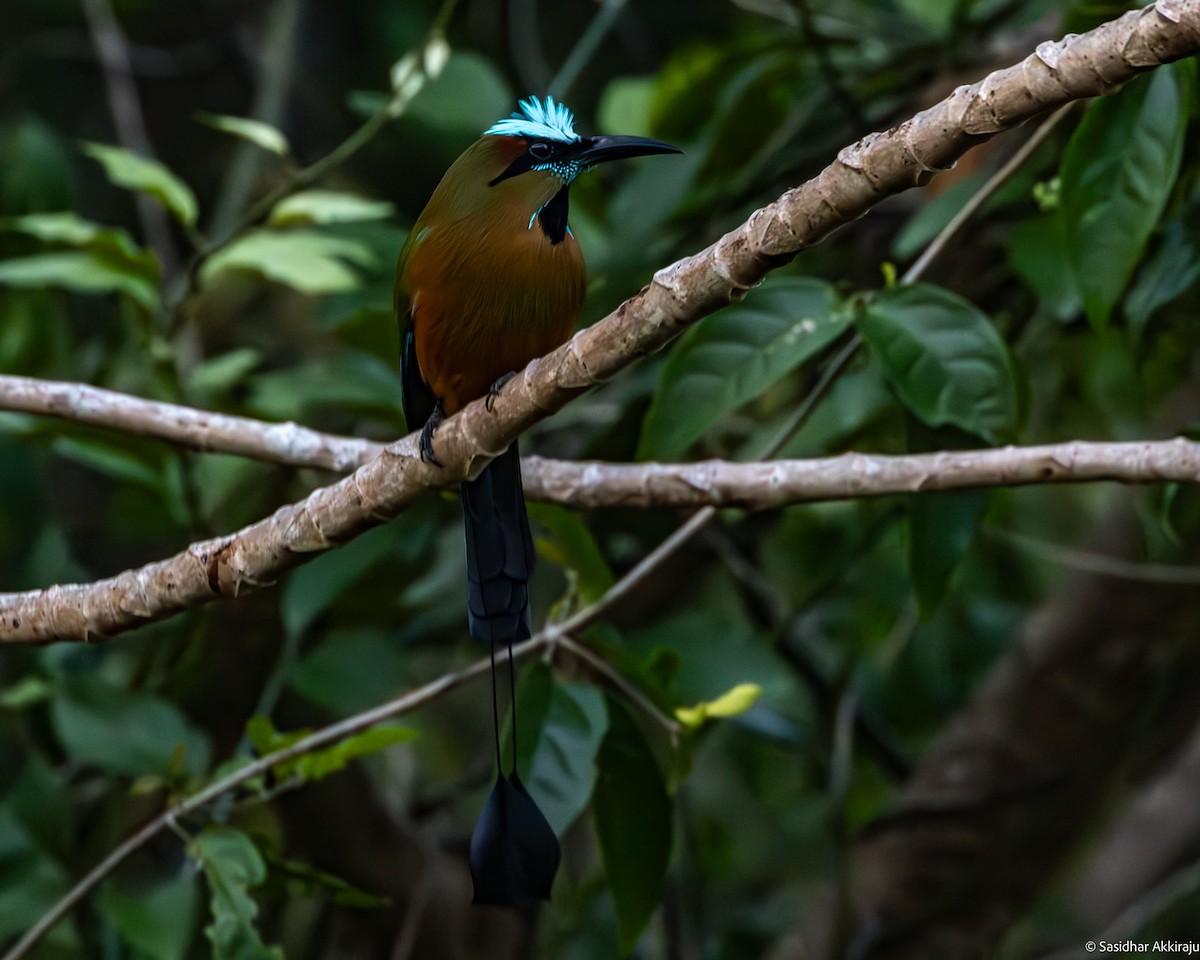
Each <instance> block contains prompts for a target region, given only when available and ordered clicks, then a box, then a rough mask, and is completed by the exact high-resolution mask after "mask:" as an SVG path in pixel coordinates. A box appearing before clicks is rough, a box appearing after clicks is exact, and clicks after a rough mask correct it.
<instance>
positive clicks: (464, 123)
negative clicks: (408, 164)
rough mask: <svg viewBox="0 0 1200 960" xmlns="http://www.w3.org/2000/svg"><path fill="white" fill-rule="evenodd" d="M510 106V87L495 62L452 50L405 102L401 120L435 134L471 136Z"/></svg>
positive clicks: (501, 115)
mask: <svg viewBox="0 0 1200 960" xmlns="http://www.w3.org/2000/svg"><path fill="white" fill-rule="evenodd" d="M512 108H513V94H512V89H511V88H510V87H509V85H508V81H507V80H505V78H504V75H503V74H502V73H501V72H500V71H499V70H497V69H496V67H495V65H494V64H493V63H492V62H491V61H490V60H489V59H488V58H487V57H484V56H481V55H479V54H477V53H470V52H466V51H459V50H455V51H454V52H452V53H451V54H450V60H449V62H447V64H446V67H445V69H444V70H442V72H441V73H440V74H439V75H438V76H437V77H436V78H435V79H433V80H430V81H429V82H427V83H426V84H425V85H424V86H423V87H422V88H421V91H420V93H418V94H417V95H416V97H414V98H413V100H412V102H411V103H409V105H408V110H407V112H406V117H405V119H406V120H408V121H417V122H419V123H421V124H422V126H425V127H428V128H429V129H430V130H431V131H432V132H433V133H434V135H436V136H438V137H449V136H457V137H460V138H461V136H462V135H469V136H471V137H474V136H478V134H479V131H480V130H484V129H486V128H487V127H488V126H490V125H491V124H492V123H494V122H495V121H496V118H497V117H503V116H507V115H508V113H509V112H510V111H511V110H512ZM459 149H461V147H460V148H459Z"/></svg>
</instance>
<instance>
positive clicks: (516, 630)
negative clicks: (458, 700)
mask: <svg viewBox="0 0 1200 960" xmlns="http://www.w3.org/2000/svg"><path fill="white" fill-rule="evenodd" d="M462 503H463V517H464V520H465V526H466V530H467V625H468V627H469V629H470V631H471V636H472V637H474V638H475V639H476V640H479V641H481V642H482V643H486V644H488V646H489V647H490V648H491V652H492V716H493V733H494V735H495V737H496V785H495V786H494V787H493V788H492V792H491V794H490V795H489V796H488V799H487V803H486V804H484V808H483V811H482V812H481V814H480V817H479V822H478V823H477V824H476V826H475V831H474V833H473V834H472V836H471V855H470V864H471V878H472V880H473V881H474V884H475V902H476V903H484V904H489V905H491V906H497V907H520V906H526V905H528V904H530V903H532V902H534V901H536V900H544V899H548V898H549V896H550V887H551V885H552V884H553V882H554V875H555V873H556V872H557V871H558V864H559V861H560V860H561V858H562V853H561V851H560V850H559V846H558V839H557V838H556V837H555V836H554V831H553V830H552V829H551V827H550V824H549V823H548V822H547V821H546V818H545V816H543V814H542V812H541V810H539V809H538V807H537V804H536V803H535V802H534V800H533V797H531V796H530V795H529V792H528V791H527V790H526V789H525V786H524V785H523V784H522V783H521V778H520V777H519V776H518V775H517V704H516V697H515V696H513V703H512V710H513V713H512V737H513V742H512V772H511V773H510V774H509V775H508V776H505V775H504V764H503V761H502V758H501V755H500V729H499V728H500V722H499V719H498V715H497V712H496V647H497V645H499V644H503V645H505V646H507V647H508V657H509V684H510V686H509V690H510V692H512V691H513V690H514V687H513V679H512V677H513V673H512V671H513V670H515V667H514V666H513V660H512V645H513V644H514V643H516V642H519V641H521V640H525V639H528V638H529V636H530V632H531V631H530V619H529V578H530V577H531V576H532V575H533V564H534V553H533V537H532V535H531V534H530V532H529V515H528V514H527V513H526V512H525V491H524V490H523V489H522V488H521V458H520V454H519V453H518V452H517V444H516V442H515V441H514V443H513V445H512V446H511V447H509V448H508V451H507V452H505V453H504V454H502V455H501V456H499V457H497V458H496V459H495V460H493V461H492V462H491V463H490V464H488V466H487V468H486V469H485V470H484V471H483V473H481V474H480V475H479V477H478V478H477V479H475V480H472V481H470V482H468V483H464V484H463V485H462Z"/></svg>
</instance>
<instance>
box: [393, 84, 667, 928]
mask: <svg viewBox="0 0 1200 960" xmlns="http://www.w3.org/2000/svg"><path fill="white" fill-rule="evenodd" d="M678 152H679V151H678V149H677V148H676V147H673V146H671V145H670V144H666V143H662V142H661V141H658V140H650V139H647V138H643V137H602V136H600V137H583V136H580V135H579V134H578V133H576V132H575V127H574V117H573V116H572V114H571V112H570V111H569V110H567V109H566V107H564V106H563V105H562V104H556V103H555V102H554V101H553V100H552V99H551V98H549V97H547V98H546V99H545V101H544V102H543V101H539V100H538V99H536V98H530V99H528V100H523V101H521V103H520V112H518V113H514V114H513V115H512V116H511V117H509V118H507V119H504V120H500V121H498V122H497V123H495V124H493V125H492V126H491V127H489V128H488V129H487V130H486V131H485V132H484V135H483V136H482V137H481V138H480V139H479V140H477V141H475V143H474V144H472V145H471V146H470V147H468V148H467V150H466V151H465V152H464V153H463V154H462V156H460V157H459V158H458V159H457V160H456V161H454V163H453V165H452V166H451V167H450V169H449V170H447V171H446V174H445V176H444V177H443V178H442V181H441V183H439V184H438V186H437V189H436V190H434V192H433V196H432V197H431V198H430V199H429V203H428V204H427V205H426V207H425V210H424V211H423V212H422V213H421V216H420V217H418V218H417V222H416V223H415V224H414V225H413V228H412V232H411V233H410V234H409V237H408V241H407V242H406V243H405V244H404V249H403V250H401V252H400V262H399V265H398V267H397V273H396V313H397V317H398V319H399V321H400V324H401V329H402V345H401V362H400V367H401V376H402V381H403V399H404V412H405V416H406V417H407V419H408V423H409V426H410V428H411V427H415V426H416V425H418V424H423V428H422V431H421V442H420V449H421V457H422V459H424V460H427V461H429V462H432V463H437V461H436V460H435V459H434V454H433V446H432V441H433V436H434V432H435V431H436V429H437V426H438V424H439V423H440V422H441V420H442V418H443V417H446V416H449V415H451V414H453V413H456V412H457V411H459V410H461V409H462V408H463V407H464V406H465V405H466V404H468V403H470V402H471V401H472V400H477V399H479V398H480V397H484V396H488V397H491V396H493V395H494V394H495V393H496V392H497V391H498V390H499V389H500V387H501V386H502V385H503V383H504V381H505V380H506V379H507V378H508V377H510V376H511V375H512V374H513V373H514V372H515V371H517V370H520V369H521V368H522V367H524V366H525V365H526V364H527V363H528V362H529V361H530V360H532V359H533V358H535V357H540V356H542V355H544V354H546V353H549V352H550V351H551V350H553V349H554V348H555V347H557V346H559V345H560V344H561V343H563V342H564V341H565V340H566V339H567V337H569V336H570V334H571V331H572V330H573V329H574V328H575V324H576V322H577V321H578V319H579V311H580V308H581V307H582V304H583V294H584V285H585V280H586V276H585V271H584V265H583V255H582V254H581V253H580V251H579V244H578V243H576V242H575V237H574V236H573V235H572V233H571V227H570V225H569V224H568V222H567V214H568V191H569V189H570V187H571V183H572V181H574V179H575V178H576V177H577V176H578V175H579V174H580V173H582V172H584V171H585V170H588V169H589V168H591V167H593V166H595V165H596V164H598V163H603V162H605V161H608V160H618V159H622V158H625V157H636V156H640V155H643V154H650V153H678ZM462 503H463V515H464V520H465V526H466V535H467V623H468V627H469V630H470V633H471V636H472V637H474V638H475V639H476V640H479V641H482V642H484V643H487V644H488V645H489V646H490V648H491V650H492V711H493V724H495V723H496V721H495V719H494V718H495V715H496V676H495V647H496V645H497V644H504V645H506V646H507V647H508V648H509V659H510V663H511V651H512V644H513V643H514V642H515V641H520V640H524V639H526V638H528V637H529V636H530V614H529V593H528V583H529V578H530V575H531V574H532V572H533V564H534V552H533V539H532V537H531V536H530V532H529V519H528V517H527V515H526V513H525V497H524V493H523V491H522V489H521V467H520V461H519V459H518V453H517V444H516V442H515V441H514V442H513V444H512V446H511V447H509V448H508V450H507V451H506V452H505V453H503V454H501V455H500V456H499V457H497V458H496V459H494V460H493V461H492V462H491V463H490V464H488V466H487V467H486V468H485V469H484V470H483V472H482V473H480V474H479V476H478V477H477V478H476V479H475V480H470V481H467V482H465V483H463V485H462ZM510 677H511V674H510ZM510 683H511V680H510ZM514 710H515V705H514ZM513 731H514V733H513V737H514V743H513V770H512V773H511V774H510V775H509V776H508V777H505V776H504V774H503V766H502V764H501V758H500V740H499V730H498V728H497V729H496V730H495V736H496V763H497V768H498V769H497V781H496V786H495V788H494V789H493V790H492V794H491V796H490V797H489V798H488V801H487V803H486V805H485V806H484V810H483V813H482V814H481V816H480V819H479V824H478V825H477V827H476V828H475V833H474V835H473V836H472V838H471V855H470V861H471V876H472V879H473V880H474V883H475V902H476V903H487V904H493V905H498V906H514V905H519V904H522V903H524V902H527V901H532V900H535V899H538V898H546V897H548V896H549V894H550V884H551V882H552V881H553V879H554V874H555V872H556V871H557V869H558V862H559V848H558V841H557V839H556V838H555V836H554V833H553V831H552V830H551V829H550V826H549V824H548V823H547V822H546V819H545V817H543V816H542V813H541V811H540V810H539V809H538V808H537V805H536V804H535V803H534V801H533V799H532V798H531V797H530V796H529V794H528V792H527V791H526V790H525V788H524V786H522V784H521V781H520V778H519V777H518V776H517V771H516V742H515V737H516V732H515V731H516V717H515V714H514V717H513Z"/></svg>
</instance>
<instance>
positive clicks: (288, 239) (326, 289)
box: [200, 230, 375, 293]
mask: <svg viewBox="0 0 1200 960" xmlns="http://www.w3.org/2000/svg"><path fill="white" fill-rule="evenodd" d="M374 262H375V255H374V254H373V253H372V252H371V250H370V248H369V247H367V246H366V245H365V244H361V243H357V242H355V241H353V240H347V239H345V238H344V237H335V236H331V235H329V234H325V233H318V232H317V231H314V230H286V231H274V230H255V231H252V232H250V233H247V234H246V235H245V236H244V237H242V238H241V239H239V240H235V241H234V242H233V243H231V244H230V245H229V246H228V247H226V248H225V249H223V250H220V251H218V252H217V253H215V254H213V255H212V256H211V257H210V258H209V259H208V260H207V261H205V263H204V266H202V267H201V268H200V280H201V282H202V283H206V284H207V283H211V282H212V281H213V279H214V278H215V277H216V276H218V275H219V274H220V273H222V272H223V271H227V270H248V271H251V272H253V273H258V274H261V275H262V276H263V277H265V278H266V279H268V280H274V281H275V282H276V283H282V284H285V285H287V286H289V287H292V288H293V289H295V290H299V291H300V292H301V293H334V292H337V291H345V290H354V289H356V288H357V287H358V286H359V284H360V282H361V281H360V279H359V275H358V273H357V272H355V271H354V270H352V269H351V268H350V266H349V265H348V264H351V263H353V264H357V265H358V266H364V267H367V266H371V265H372V264H373V263H374Z"/></svg>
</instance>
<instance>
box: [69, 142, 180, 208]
mask: <svg viewBox="0 0 1200 960" xmlns="http://www.w3.org/2000/svg"><path fill="white" fill-rule="evenodd" d="M83 152H84V153H86V154H87V155H88V156H89V157H91V158H92V159H94V160H96V161H97V162H99V164H100V165H101V166H102V167H104V173H105V174H106V175H107V177H108V179H109V181H110V182H111V183H113V184H114V185H115V186H118V187H124V188H125V189H126V190H137V191H139V192H141V193H148V194H150V196H152V197H154V198H155V199H156V200H158V201H159V203H161V204H162V205H163V206H164V207H166V208H167V209H168V210H170V211H171V213H173V214H174V215H175V217H176V218H177V219H178V220H179V221H180V223H183V224H184V225H185V226H189V227H191V226H195V224H196V214H197V208H196V197H195V195H194V194H193V193H192V188H191V187H189V186H188V185H187V184H186V183H184V182H183V181H182V180H180V179H179V177H177V176H176V175H175V174H174V173H172V172H171V171H170V170H168V169H167V168H166V167H165V166H164V165H163V164H161V163H159V162H158V161H157V160H150V159H148V158H146V157H139V156H138V155H137V154H136V153H131V152H130V151H128V150H126V149H124V148H123V147H110V146H106V145H105V144H102V143H87V142H85V143H84V144H83Z"/></svg>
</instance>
